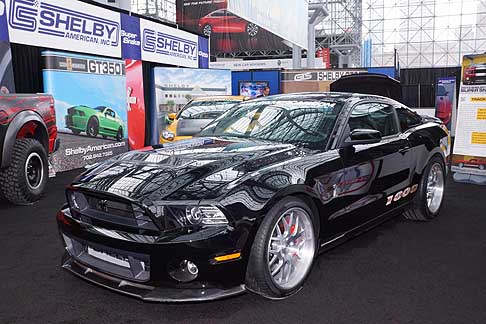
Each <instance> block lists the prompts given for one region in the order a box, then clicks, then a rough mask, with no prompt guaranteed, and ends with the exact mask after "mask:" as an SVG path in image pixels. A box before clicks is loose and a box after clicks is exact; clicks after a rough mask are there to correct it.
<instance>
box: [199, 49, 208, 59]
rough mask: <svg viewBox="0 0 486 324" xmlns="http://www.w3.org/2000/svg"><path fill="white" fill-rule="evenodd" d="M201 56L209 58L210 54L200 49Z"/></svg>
mask: <svg viewBox="0 0 486 324" xmlns="http://www.w3.org/2000/svg"><path fill="white" fill-rule="evenodd" d="M199 56H200V57H204V58H209V54H208V53H205V52H203V51H199Z"/></svg>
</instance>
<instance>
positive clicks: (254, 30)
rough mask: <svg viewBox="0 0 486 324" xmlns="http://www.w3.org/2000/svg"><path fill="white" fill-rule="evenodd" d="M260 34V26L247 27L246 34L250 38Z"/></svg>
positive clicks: (248, 25)
mask: <svg viewBox="0 0 486 324" xmlns="http://www.w3.org/2000/svg"><path fill="white" fill-rule="evenodd" d="M259 32H260V27H258V25H256V24H254V23H248V24H247V25H246V34H247V35H248V37H250V38H253V37H256V36H257V35H258V33H259Z"/></svg>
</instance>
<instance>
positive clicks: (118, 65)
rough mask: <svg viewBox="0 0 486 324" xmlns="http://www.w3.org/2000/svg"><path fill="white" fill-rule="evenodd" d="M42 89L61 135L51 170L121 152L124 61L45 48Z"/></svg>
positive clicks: (124, 119) (124, 117)
mask: <svg viewBox="0 0 486 324" xmlns="http://www.w3.org/2000/svg"><path fill="white" fill-rule="evenodd" d="M42 56H43V62H44V67H43V78H44V91H45V92H46V93H50V94H52V95H53V97H54V100H55V107H56V120H57V127H58V131H59V135H58V138H59V139H60V140H61V146H60V148H59V150H58V151H57V152H56V153H54V154H53V155H52V156H51V163H52V165H53V167H54V170H55V171H56V172H60V171H66V170H71V169H75V168H80V167H83V166H86V165H89V164H93V163H96V162H99V161H102V160H105V159H107V158H109V157H111V156H114V155H117V154H120V153H123V152H126V151H127V149H128V144H127V133H128V127H127V88H126V76H125V74H126V73H125V62H124V61H122V60H114V59H106V58H100V57H94V56H84V55H76V54H70V53H62V52H53V51H45V52H43V53H42Z"/></svg>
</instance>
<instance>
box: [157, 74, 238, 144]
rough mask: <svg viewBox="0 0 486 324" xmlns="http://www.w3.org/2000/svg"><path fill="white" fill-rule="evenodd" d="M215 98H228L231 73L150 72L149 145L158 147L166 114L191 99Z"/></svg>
mask: <svg viewBox="0 0 486 324" xmlns="http://www.w3.org/2000/svg"><path fill="white" fill-rule="evenodd" d="M218 95H231V71H226V70H209V69H208V70H198V69H185V68H164V67H156V68H154V70H153V82H152V97H153V98H154V100H153V104H154V107H152V109H151V121H152V125H151V141H150V144H152V145H153V144H158V143H159V137H160V132H162V131H163V130H164V129H165V128H166V127H167V126H168V124H169V120H168V119H167V115H168V114H169V113H172V112H175V113H177V112H179V111H180V110H181V109H182V108H183V107H184V106H185V105H186V104H187V103H188V102H189V101H190V100H192V99H193V98H199V97H206V96H218Z"/></svg>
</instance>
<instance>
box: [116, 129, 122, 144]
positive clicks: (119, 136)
mask: <svg viewBox="0 0 486 324" xmlns="http://www.w3.org/2000/svg"><path fill="white" fill-rule="evenodd" d="M122 139H123V129H122V128H121V127H120V128H119V129H118V132H117V133H116V140H117V141H118V142H121V141H122Z"/></svg>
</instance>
